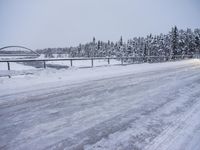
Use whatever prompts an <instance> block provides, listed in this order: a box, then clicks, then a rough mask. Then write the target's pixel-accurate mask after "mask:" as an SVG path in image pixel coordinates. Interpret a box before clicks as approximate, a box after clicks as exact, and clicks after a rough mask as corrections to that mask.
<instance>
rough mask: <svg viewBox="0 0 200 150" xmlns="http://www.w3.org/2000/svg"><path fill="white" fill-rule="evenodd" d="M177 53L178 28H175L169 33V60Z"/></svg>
mask: <svg viewBox="0 0 200 150" xmlns="http://www.w3.org/2000/svg"><path fill="white" fill-rule="evenodd" d="M177 53H178V28H177V27H176V26H175V27H174V28H172V32H171V58H173V57H174V55H177Z"/></svg>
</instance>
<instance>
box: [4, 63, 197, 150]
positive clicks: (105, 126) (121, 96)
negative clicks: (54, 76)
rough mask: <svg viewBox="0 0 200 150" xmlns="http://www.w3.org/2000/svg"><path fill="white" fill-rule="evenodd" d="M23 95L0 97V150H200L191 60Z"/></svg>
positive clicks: (195, 64) (193, 69)
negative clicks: (180, 63) (166, 66)
mask: <svg viewBox="0 0 200 150" xmlns="http://www.w3.org/2000/svg"><path fill="white" fill-rule="evenodd" d="M175 64H176V63H175ZM141 69H142V68H141ZM144 69H145V68H144ZM60 82H61V81H60ZM57 84H58V83H57ZM24 90H25V91H24V92H16V93H15V92H12V93H9V94H4V95H3V94H1V96H0V149H3V150H43V149H48V150H50V149H58V150H60V149H66V150H81V149H87V150H140V149H142V150H143V149H144V150H199V149H200V142H199V141H200V63H199V62H197V61H194V62H193V63H191V62H188V63H187V62H186V63H183V64H182V65H177V66H176V65H174V66H173V65H171V66H170V67H168V68H167V69H166V68H159V69H155V70H152V71H147V72H142V73H140V72H139V73H135V74H134V73H133V74H130V73H129V74H127V75H126V74H124V75H120V76H116V77H111V78H105V79H98V80H91V81H89V80H88V81H87V82H86V81H85V82H81V83H74V84H66V85H63V83H62V86H58V85H56V86H55V87H53V86H51V88H50V87H48V86H47V87H46V89H45V88H43V89H40V88H39V87H38V89H33V90H31V88H29V89H27V90H26V89H24Z"/></svg>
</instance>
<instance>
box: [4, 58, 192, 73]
mask: <svg viewBox="0 0 200 150" xmlns="http://www.w3.org/2000/svg"><path fill="white" fill-rule="evenodd" d="M185 58H193V56H192V55H184V56H183V55H175V56H173V58H172V57H171V56H146V57H144V56H134V57H89V58H51V59H46V58H45V59H13V60H12V59H11V60H10V59H7V60H0V63H3V62H4V63H7V68H8V70H11V66H10V63H11V62H43V68H47V65H46V62H48V61H70V66H73V61H77V60H90V61H91V67H93V66H94V60H107V63H108V65H110V60H112V59H116V60H119V61H121V64H122V65H123V64H124V62H128V63H129V64H130V63H134V62H153V60H155V59H159V60H160V61H169V60H177V59H185Z"/></svg>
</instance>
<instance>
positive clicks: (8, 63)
mask: <svg viewBox="0 0 200 150" xmlns="http://www.w3.org/2000/svg"><path fill="white" fill-rule="evenodd" d="M7 65H8V70H10V62H9V61H8V62H7Z"/></svg>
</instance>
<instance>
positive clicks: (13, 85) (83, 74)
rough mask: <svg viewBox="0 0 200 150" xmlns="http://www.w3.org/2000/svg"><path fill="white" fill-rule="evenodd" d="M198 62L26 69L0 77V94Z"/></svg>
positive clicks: (198, 62)
mask: <svg viewBox="0 0 200 150" xmlns="http://www.w3.org/2000/svg"><path fill="white" fill-rule="evenodd" d="M191 64H194V65H196V64H199V65H200V60H197V59H193V60H183V61H177V62H166V63H155V64H147V63H145V64H134V65H126V66H107V67H94V68H84V69H78V68H73V67H72V68H70V69H61V70H56V69H46V70H45V69H42V70H41V69H40V70H36V71H27V72H26V74H27V75H24V76H22V75H20V76H13V77H12V78H8V77H1V78H0V95H4V94H8V93H13V92H19V91H25V90H29V89H38V88H48V87H55V86H63V85H66V84H74V83H79V82H84V81H91V80H98V79H104V78H111V77H117V76H121V75H128V74H133V75H134V74H137V73H142V72H150V71H159V70H163V69H166V70H167V69H172V68H173V69H174V68H177V67H181V66H185V65H191Z"/></svg>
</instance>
